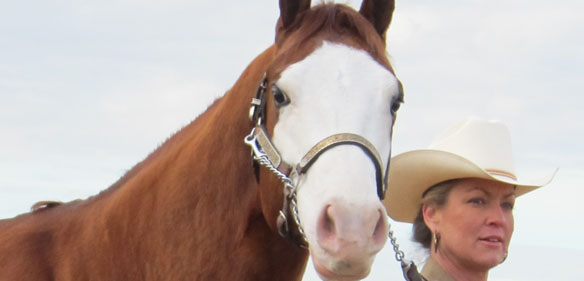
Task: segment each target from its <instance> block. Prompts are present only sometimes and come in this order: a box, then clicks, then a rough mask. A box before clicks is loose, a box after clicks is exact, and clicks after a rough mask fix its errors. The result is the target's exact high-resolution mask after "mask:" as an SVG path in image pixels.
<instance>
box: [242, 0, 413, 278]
mask: <svg viewBox="0 0 584 281" xmlns="http://www.w3.org/2000/svg"><path fill="white" fill-rule="evenodd" d="M393 9H394V1H392V0H388V1H382V0H365V1H364V2H363V3H362V5H361V9H360V11H355V10H353V9H352V8H350V7H348V6H344V5H335V4H322V5H318V6H315V7H312V8H311V3H310V1H309V0H304V1H291V0H280V19H279V21H278V24H277V32H276V43H275V47H274V48H275V50H274V57H273V60H272V61H271V62H270V64H269V65H268V66H267V71H266V73H265V78H264V80H263V83H262V86H260V89H259V90H258V95H257V96H256V98H255V99H254V102H253V104H254V105H253V106H252V112H251V117H252V120H253V121H254V123H255V124H256V128H255V129H254V131H252V134H250V136H248V137H247V138H246V142H247V143H248V144H250V143H253V144H252V147H254V145H255V150H256V153H255V158H256V160H258V161H260V160H261V159H260V158H262V155H264V156H263V158H264V159H263V160H264V162H263V163H261V164H263V165H264V166H268V167H269V168H270V169H262V170H261V172H260V174H259V178H260V179H262V180H261V181H260V197H261V204H262V209H263V213H264V214H265V216H266V219H267V221H268V223H270V224H272V227H273V228H278V229H279V230H280V232H281V233H283V234H284V235H285V236H289V237H292V240H294V241H296V242H297V243H298V244H299V245H301V246H304V247H307V248H308V249H309V251H310V254H311V257H312V259H313V262H314V265H315V268H316V271H317V272H318V274H319V275H320V276H321V277H322V278H323V279H325V280H358V279H362V278H364V277H366V276H367V275H368V274H369V271H370V268H371V264H372V262H373V260H374V258H375V255H376V254H377V253H378V252H379V251H380V250H381V249H382V247H383V246H384V244H385V242H386V241H387V236H388V222H387V214H386V211H385V209H384V207H383V205H382V204H381V199H382V198H383V197H384V193H385V186H386V184H385V182H386V180H387V179H386V178H385V175H386V172H387V168H388V166H389V159H390V153H391V139H392V127H393V124H394V122H395V118H396V111H397V110H398V108H399V106H400V104H401V103H402V102H403V90H402V87H401V83H400V82H399V80H398V79H397V78H396V76H395V74H394V70H393V68H392V66H391V64H390V62H389V60H388V58H387V54H386V48H385V41H386V40H385V37H386V31H387V29H388V27H389V24H390V22H391V17H392V13H393ZM266 160H267V164H266ZM260 162H261V161H260ZM273 173H276V175H278V177H274V176H273V175H272V174H273ZM278 180H281V181H282V182H284V183H285V184H284V186H285V188H284V191H283V192H279V193H277V195H275V193H274V192H273V190H274V186H279V183H278V182H277V181H278ZM280 186H281V184H280ZM282 197H285V199H284V204H283V205H284V207H282V204H281V202H282ZM280 209H282V210H281V211H280V212H279V210H280ZM276 214H280V215H279V216H278V217H276Z"/></svg>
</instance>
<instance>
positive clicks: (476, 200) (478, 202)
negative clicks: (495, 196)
mask: <svg viewBox="0 0 584 281" xmlns="http://www.w3.org/2000/svg"><path fill="white" fill-rule="evenodd" d="M468 202H469V203H471V204H473V205H477V206H478V205H484V204H485V203H486V201H485V199H483V198H472V199H470V200H468Z"/></svg>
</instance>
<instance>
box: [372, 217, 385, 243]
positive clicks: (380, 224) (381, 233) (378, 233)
mask: <svg viewBox="0 0 584 281" xmlns="http://www.w3.org/2000/svg"><path fill="white" fill-rule="evenodd" d="M387 224H388V223H387V219H386V218H385V216H384V212H383V211H381V210H380V211H379V219H378V220H377V224H376V225H375V229H374V230H373V241H374V242H376V243H380V244H385V241H386V240H387V231H388V229H387Z"/></svg>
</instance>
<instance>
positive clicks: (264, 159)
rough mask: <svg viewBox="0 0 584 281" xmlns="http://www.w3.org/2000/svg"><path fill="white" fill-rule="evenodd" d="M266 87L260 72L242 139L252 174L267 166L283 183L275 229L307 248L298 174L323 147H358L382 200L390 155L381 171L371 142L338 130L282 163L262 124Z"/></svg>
mask: <svg viewBox="0 0 584 281" xmlns="http://www.w3.org/2000/svg"><path fill="white" fill-rule="evenodd" d="M267 87H268V79H267V75H264V79H263V81H262V83H261V84H260V86H259V88H258V90H257V93H256V97H255V98H253V99H252V101H251V108H250V111H249V118H250V120H251V121H252V122H254V125H255V127H254V128H253V129H252V131H251V133H250V135H248V136H247V137H246V138H245V140H244V141H245V143H246V144H247V145H249V146H251V149H252V159H253V160H254V161H253V165H254V168H255V169H256V177H259V173H258V168H259V167H258V164H261V165H264V166H266V167H268V168H269V169H270V170H271V171H272V172H273V173H274V174H276V175H277V176H278V177H279V178H280V180H281V181H282V182H283V183H284V195H285V196H284V200H283V204H282V209H281V210H280V212H279V216H278V220H277V226H278V232H279V233H280V235H281V236H282V237H284V238H287V239H290V240H292V241H293V242H294V243H295V244H296V245H298V246H299V247H302V248H307V246H308V241H307V239H306V236H305V235H304V230H303V228H302V225H301V223H300V220H299V218H298V209H297V207H296V184H295V183H294V182H293V181H295V180H296V181H297V180H298V177H299V176H300V175H302V174H305V173H306V172H307V171H308V169H310V167H311V166H312V164H314V162H316V160H317V159H318V158H319V157H320V156H321V155H322V154H323V153H324V152H326V151H327V150H329V149H331V148H333V147H336V146H339V145H355V146H358V147H360V148H361V149H362V150H363V152H365V154H366V155H367V156H369V158H370V159H371V161H372V162H373V165H374V166H375V177H376V181H377V195H378V196H379V199H380V200H383V198H384V197H385V191H386V189H387V184H386V182H387V178H386V177H387V174H388V170H389V159H390V158H388V162H387V167H386V169H385V172H384V171H383V170H382V166H383V162H382V161H381V157H380V156H379V153H378V152H377V150H376V149H375V146H374V145H373V144H371V142H369V141H368V140H367V139H365V138H364V137H362V136H360V135H356V134H352V133H341V134H335V135H332V136H329V137H327V138H325V139H323V140H321V141H320V142H318V143H317V144H316V145H314V146H313V147H312V148H311V149H310V150H309V151H308V152H307V153H306V154H305V155H304V157H302V159H301V160H300V162H299V163H298V164H297V165H294V166H292V165H290V164H288V163H286V162H284V161H283V160H282V157H281V156H280V153H279V152H278V150H277V149H276V147H275V146H274V144H273V143H272V140H271V138H270V137H269V136H268V134H267V132H266V130H265V128H264V125H263V122H264V120H265V111H266V100H267V98H266V90H267ZM390 154H391V153H390ZM389 157H391V156H389ZM290 217H292V218H293V221H294V222H295V223H296V226H297V233H292V230H291V228H290V226H289V223H288V222H289V218H290Z"/></svg>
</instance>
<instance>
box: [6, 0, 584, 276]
mask: <svg viewBox="0 0 584 281" xmlns="http://www.w3.org/2000/svg"><path fill="white" fill-rule="evenodd" d="M277 2H278V1H275V0H272V1H266V0H264V1H259V0H256V1H226V0H215V1H199V0H195V1H185V0H166V1H154V0H142V1H137V0H100V1H97V0H84V1H77V0H76V1H73V0H43V1H40V0H30V1H3V2H1V3H0V218H9V217H13V216H15V215H17V214H20V213H23V212H27V211H28V210H29V208H30V206H32V205H33V204H34V203H35V202H37V201H41V200H60V201H70V200H74V199H77V198H86V197H88V196H90V195H92V194H96V193H98V192H99V191H101V190H103V189H105V188H107V187H108V186H109V185H111V184H112V183H114V182H115V181H116V180H117V179H118V178H119V177H121V176H122V175H123V174H124V173H125V172H126V171H127V170H128V169H130V168H131V167H132V166H133V165H134V164H135V163H137V162H139V161H141V160H142V159H143V158H145V157H146V156H147V155H148V154H149V153H150V152H151V151H153V150H154V149H155V148H156V147H157V146H158V145H159V144H161V143H162V142H163V141H164V140H165V139H166V138H168V137H169V136H170V135H171V134H173V133H174V132H176V131H177V130H179V129H180V128H181V127H183V126H184V125H186V124H187V123H189V122H190V121H191V120H193V119H195V118H196V117H197V116H198V115H199V114H200V113H201V112H203V111H204V110H205V109H206V107H207V106H208V105H209V104H210V103H211V102H212V101H213V100H214V99H215V98H217V97H219V96H221V95H222V94H223V93H224V92H225V91H227V90H228V89H229V88H230V87H231V86H232V84H233V83H234V82H235V80H236V79H237V77H238V76H239V74H240V73H241V72H242V71H243V69H244V68H245V67H246V66H247V65H248V64H249V62H251V60H252V59H253V58H254V57H255V56H257V55H258V54H259V53H260V52H261V51H263V50H264V49H266V48H267V47H268V46H269V45H270V44H271V43H272V42H273V39H274V26H275V22H276V20H277V18H278V16H279V15H278V3H277ZM337 2H338V3H347V4H349V5H351V6H353V7H358V6H359V5H360V1H345V2H339V1H337ZM583 9H584V3H583V2H581V1H576V0H556V1H543V0H505V1H503V0H491V1H484V0H483V1H479V0H442V1H435V0H408V1H398V2H397V3H396V11H395V13H394V17H393V22H392V25H391V27H390V29H389V32H388V40H387V44H388V53H389V54H390V57H391V61H392V63H393V66H394V68H395V70H396V74H397V76H398V78H399V79H400V80H401V81H402V83H403V85H404V89H405V104H404V105H403V106H402V108H401V109H400V112H399V114H398V119H397V123H396V125H395V128H394V141H393V153H394V154H399V153H401V152H405V151H409V150H413V149H420V148H425V147H427V146H428V145H429V144H430V143H431V140H432V138H433V137H434V136H436V135H437V134H438V133H440V132H441V131H442V130H444V129H446V128H447V127H449V126H451V125H453V124H455V123H457V122H459V121H461V120H463V119H464V118H466V117H467V116H471V115H472V116H478V117H481V118H484V119H498V120H501V121H503V122H505V123H506V124H507V125H508V127H509V128H510V130H511V137H512V141H513V148H514V151H513V153H514V155H513V156H514V157H515V166H516V169H517V171H518V174H519V178H520V179H521V178H533V177H538V176H540V175H543V174H546V173H549V172H551V171H554V170H555V169H556V168H559V170H558V172H557V174H556V176H555V178H554V180H553V181H552V182H551V183H550V184H549V185H547V186H545V187H543V188H541V189H539V190H536V191H534V192H531V193H529V194H527V195H525V196H522V197H520V198H518V200H517V202H516V208H515V210H514V214H515V232H514V234H513V239H512V242H511V246H510V250H509V258H508V259H507V261H506V262H505V263H503V264H502V265H500V266H498V267H496V268H495V269H493V270H492V271H491V272H490V280H495V281H527V280H530V281H545V280H569V279H573V280H576V279H579V277H580V276H579V275H576V271H577V269H579V267H580V266H581V258H582V257H584V242H583V240H582V237H584V223H583V222H584V221H583V220H582V218H581V214H582V213H583V212H584V207H583V206H582V204H581V202H582V199H581V198H584V191H583V189H582V187H584V152H583V149H582V148H581V147H580V145H581V144H582V143H584V122H583V121H584V113H582V110H581V106H582V103H584V98H583V97H582V96H580V94H581V93H582V92H583V91H582V89H583V86H582V83H580V82H581V81H580V80H581V79H582V77H583V74H584V73H583V72H584V71H583V69H584V18H583V17H582V16H581V15H580V13H579V12H580V11H582V10H583ZM391 223H392V229H393V230H394V231H395V232H396V235H397V238H398V243H399V244H400V245H401V247H402V248H403V249H404V250H405V252H406V256H407V257H408V258H410V259H414V260H415V261H416V262H417V263H422V262H423V260H424V258H425V256H426V253H424V251H423V250H421V249H419V247H417V246H416V245H415V244H414V243H413V242H411V239H410V237H411V232H410V228H411V226H410V225H409V224H403V223H396V222H393V221H392V222H391ZM388 245H389V244H388ZM400 278H401V272H400V269H399V264H398V263H397V262H396V261H395V260H394V258H393V253H392V251H391V247H389V246H386V247H385V249H384V250H383V251H382V252H381V253H380V254H379V255H378V256H377V258H376V261H375V264H374V266H373V268H372V271H371V274H370V276H369V277H368V278H367V279H366V280H400ZM304 280H318V279H317V277H316V274H315V272H314V270H313V269H312V268H311V266H309V267H308V269H307V272H306V275H305V279H304Z"/></svg>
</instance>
